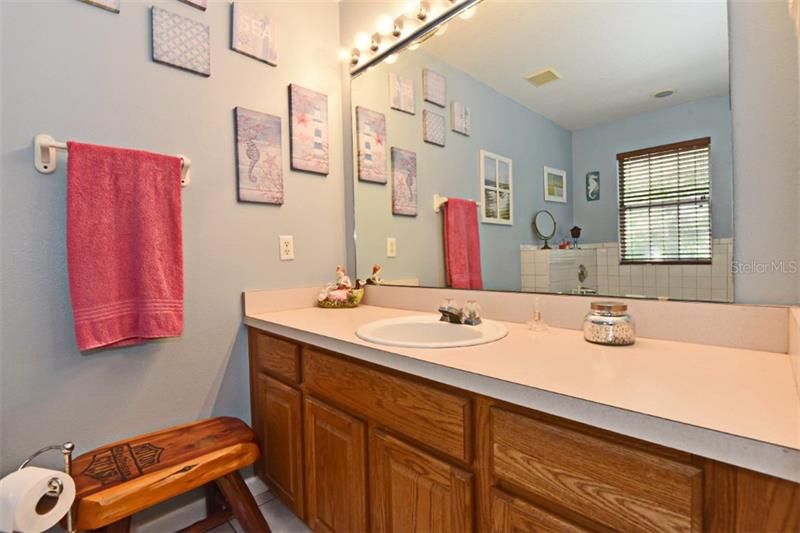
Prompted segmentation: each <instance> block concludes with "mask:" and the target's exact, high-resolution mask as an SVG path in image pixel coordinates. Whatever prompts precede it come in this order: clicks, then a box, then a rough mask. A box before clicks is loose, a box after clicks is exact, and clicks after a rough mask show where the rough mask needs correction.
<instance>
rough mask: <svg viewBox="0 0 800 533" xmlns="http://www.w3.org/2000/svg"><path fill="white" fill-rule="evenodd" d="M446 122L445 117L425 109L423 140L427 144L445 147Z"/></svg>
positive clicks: (423, 114)
mask: <svg viewBox="0 0 800 533" xmlns="http://www.w3.org/2000/svg"><path fill="white" fill-rule="evenodd" d="M445 124H446V121H445V119H444V115H440V114H439V113H434V112H433V111H428V110H427V109H423V111H422V138H423V140H424V141H425V142H426V143H430V144H435V145H436V146H444V139H445V129H447V128H446V126H445Z"/></svg>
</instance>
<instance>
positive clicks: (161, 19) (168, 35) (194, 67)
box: [152, 6, 211, 77]
mask: <svg viewBox="0 0 800 533" xmlns="http://www.w3.org/2000/svg"><path fill="white" fill-rule="evenodd" d="M152 25H153V27H152V36H153V61H155V62H156V63H163V64H164V65H170V66H173V67H176V68H179V69H181V70H186V71H188V72H194V73H195V74H200V75H201V76H206V77H208V76H211V28H209V26H208V25H207V24H203V23H202V22H197V21H196V20H192V19H190V18H187V17H182V16H180V15H177V14H175V13H172V12H171V11H167V10H166V9H161V8H160V7H155V6H153V8H152Z"/></svg>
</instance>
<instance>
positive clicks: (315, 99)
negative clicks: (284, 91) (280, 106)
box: [289, 84, 329, 175]
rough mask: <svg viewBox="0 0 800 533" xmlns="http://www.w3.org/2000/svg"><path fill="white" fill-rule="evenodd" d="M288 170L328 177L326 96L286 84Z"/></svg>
mask: <svg viewBox="0 0 800 533" xmlns="http://www.w3.org/2000/svg"><path fill="white" fill-rule="evenodd" d="M289 115H290V120H289V127H290V135H289V141H290V146H291V150H290V151H291V165H292V170H302V171H305V172H312V173H314V174H323V175H327V174H328V169H329V154H328V97H327V95H324V94H322V93H318V92H316V91H312V90H310V89H304V88H303V87H300V86H298V85H294V84H292V85H289Z"/></svg>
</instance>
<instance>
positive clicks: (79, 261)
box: [67, 142, 183, 350]
mask: <svg viewBox="0 0 800 533" xmlns="http://www.w3.org/2000/svg"><path fill="white" fill-rule="evenodd" d="M67 146H68V149H69V156H68V159H67V178H68V185H67V267H68V270H69V290H70V295H71V299H72V314H73V318H74V320H75V337H76V340H77V343H78V349H80V350H91V349H93V348H101V347H116V346H127V345H131V344H139V343H141V342H144V341H145V340H147V339H156V338H162V337H174V336H178V335H180V334H181V333H182V331H183V243H182V237H181V160H180V158H178V157H173V156H166V155H160V154H153V153H150V152H142V151H138V150H126V149H121V148H110V147H106V146H96V145H91V144H82V143H77V142H69V143H67Z"/></svg>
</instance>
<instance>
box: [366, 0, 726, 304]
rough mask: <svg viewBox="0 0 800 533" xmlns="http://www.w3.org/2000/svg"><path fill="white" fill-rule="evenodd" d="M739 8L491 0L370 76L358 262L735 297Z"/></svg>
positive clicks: (400, 278)
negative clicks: (733, 15) (730, 24)
mask: <svg viewBox="0 0 800 533" xmlns="http://www.w3.org/2000/svg"><path fill="white" fill-rule="evenodd" d="M726 10H727V7H726V4H725V2H724V1H722V0H720V1H712V2H686V3H684V2H681V3H676V2H640V3H629V2H503V1H499V0H484V1H483V2H481V3H480V4H479V5H478V6H477V9H476V10H474V11H473V15H474V16H471V17H470V18H469V20H463V19H461V18H455V19H452V20H451V21H450V22H449V23H448V24H447V25H446V29H447V31H444V28H445V26H442V28H441V29H440V31H437V32H435V33H431V34H429V37H427V38H423V39H422V41H423V42H417V43H415V44H414V45H412V46H411V47H409V48H407V49H405V50H403V51H402V52H400V53H399V54H397V56H396V61H395V60H394V59H395V58H394V57H393V61H392V63H391V64H389V63H388V62H384V63H381V64H379V65H375V66H373V67H371V68H369V69H368V70H367V71H366V72H364V73H362V74H360V75H359V76H357V77H355V78H354V79H353V80H352V87H351V95H352V103H353V117H354V120H355V119H357V120H355V124H354V127H353V132H354V136H355V139H354V143H353V144H354V147H355V148H354V149H355V153H354V154H353V156H354V161H355V162H356V164H355V167H356V168H355V176H354V179H355V183H354V195H355V202H354V205H355V224H356V233H357V240H356V266H357V271H358V277H360V278H367V277H369V275H370V269H371V268H372V266H373V265H374V264H376V263H378V264H380V265H382V267H383V270H382V275H383V278H384V280H385V282H386V283H397V284H406V285H423V286H432V287H445V286H454V287H465V286H466V287H469V286H473V287H475V286H477V287H480V286H482V287H483V288H484V289H489V290H511V291H528V292H556V293H570V294H603V295H610V296H630V297H643V298H645V297H647V298H656V297H658V298H669V299H685V300H708V301H733V283H732V277H731V274H730V272H731V268H730V263H731V260H732V236H733V235H732V208H733V205H732V185H733V184H732V181H733V176H732V146H731V112H730V98H729V90H728V36H727V11H726ZM356 110H357V111H356ZM445 198H450V199H451V200H452V199H463V200H469V201H470V202H452V201H449V202H447V201H445V200H443V199H445ZM440 206H443V207H444V208H443V209H439V207H440ZM465 206H466V207H465ZM548 214H549V215H550V216H549V217H548V216H547V215H548ZM389 243H392V245H391V246H389V245H388V244H389ZM394 244H396V246H394ZM478 247H479V255H477V252H476V255H475V257H476V258H477V257H479V260H475V261H470V260H469V259H468V258H469V257H471V256H472V252H473V250H477V248H478ZM448 250H449V252H448ZM453 250H463V253H452V252H453ZM459 258H461V259H459ZM459 280H471V281H470V282H469V283H471V285H469V284H468V285H459V283H462V282H461V281H459ZM464 283H467V282H464Z"/></svg>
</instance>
